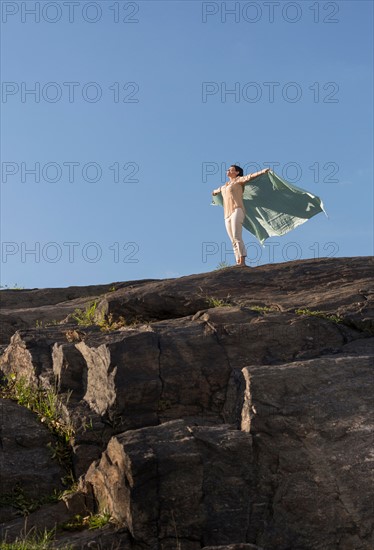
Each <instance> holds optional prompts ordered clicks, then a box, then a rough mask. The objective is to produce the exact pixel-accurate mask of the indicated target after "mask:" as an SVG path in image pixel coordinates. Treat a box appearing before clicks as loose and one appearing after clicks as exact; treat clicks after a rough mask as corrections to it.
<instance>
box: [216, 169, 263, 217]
mask: <svg viewBox="0 0 374 550" xmlns="http://www.w3.org/2000/svg"><path fill="white" fill-rule="evenodd" d="M253 177H254V174H248V175H247V176H238V177H237V178H235V179H234V180H233V181H232V182H230V181H227V182H226V183H225V185H222V187H218V189H214V191H213V193H215V194H218V193H219V192H221V193H222V199H223V215H224V217H225V219H226V218H228V217H229V216H231V214H232V213H233V212H234V210H235V209H236V208H242V209H243V212H245V210H244V204H243V192H244V185H245V184H246V183H247V182H248V181H249V180H251V179H253Z"/></svg>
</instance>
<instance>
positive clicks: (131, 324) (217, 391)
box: [0, 257, 374, 550]
mask: <svg viewBox="0 0 374 550" xmlns="http://www.w3.org/2000/svg"><path fill="white" fill-rule="evenodd" d="M373 273H374V261H373V258H369V257H358V258H331V259H316V260H302V261H295V262H288V263H283V264H273V265H265V266H260V267H257V268H237V267H232V268H225V269H221V270H217V271H214V272H211V273H203V274H197V275H190V276H186V277H180V278H177V279H166V280H143V281H131V282H120V283H111V284H110V285H98V286H91V287H70V288H59V289H34V290H5V291H2V292H1V293H0V298H1V301H2V313H1V317H2V318H1V321H2V331H1V334H0V337H1V342H0V343H1V347H2V355H1V357H0V369H1V373H2V389H1V395H2V399H1V401H0V403H1V408H2V412H1V419H2V424H1V434H0V438H1V439H0V442H1V446H0V487H1V497H0V522H2V524H1V540H3V541H5V540H7V541H11V540H14V539H15V538H17V537H19V536H20V534H21V533H22V531H24V530H25V516H26V517H27V529H32V528H33V527H35V528H38V529H44V528H46V529H52V528H55V529H56V532H55V542H54V543H53V548H63V547H66V544H67V543H69V544H70V548H73V549H81V548H82V549H83V548H103V549H105V548H108V549H116V548H118V549H122V548H123V549H128V550H137V549H139V550H143V549H144V550H146V549H152V550H153V549H157V548H160V549H163V550H169V549H170V550H171V549H173V550H174V549H181V550H199V549H201V548H216V547H222V548H223V547H227V546H230V547H231V548H232V549H236V550H239V549H243V550H245V549H248V550H249V549H251V548H252V549H254V548H263V549H265V550H273V549H274V550H288V549H292V550H314V549H315V550H334V549H336V550H369V549H371V548H373V546H374V541H373V538H372V537H373V523H374V520H373V518H374V514H373V511H374V510H373V501H374V499H373V496H374V495H373V482H372V477H371V472H372V466H373V461H374V454H373V448H372V442H373V432H372V430H373V416H374V415H373V398H372V396H373V357H374V346H373V344H374V284H373ZM35 396H38V399H39V401H40V402H41V401H42V400H43V399H44V400H46V401H48V404H49V405H48V408H47V407H45V410H44V409H42V410H41V411H40V410H39V412H35V409H33V410H34V412H32V410H28V408H26V407H25V405H29V404H30V402H31V401H32V399H33V398H34V397H35ZM29 408H30V407H29ZM52 409H53V411H52V412H53V414H52V412H51V410H52ZM43 410H44V412H43ZM52 495H54V498H51V496H52ZM95 517H96V518H103V517H106V518H107V519H108V521H107V523H106V525H100V526H99V528H97V529H88V528H87V527H88V525H90V526H91V527H92V526H93V525H92V524H89V518H95ZM79 518H80V519H79ZM82 518H84V520H82ZM74 522H75V524H76V525H75V527H76V530H74ZM77 524H79V525H77ZM67 529H70V530H69V531H68V530H67ZM64 545H65V546H64ZM0 547H1V546H0Z"/></svg>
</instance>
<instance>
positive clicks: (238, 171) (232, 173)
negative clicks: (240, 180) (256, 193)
mask: <svg viewBox="0 0 374 550" xmlns="http://www.w3.org/2000/svg"><path fill="white" fill-rule="evenodd" d="M227 175H228V176H229V177H231V178H237V177H241V176H242V175H243V168H240V166H238V165H237V164H232V165H231V166H230V168H229V169H228V170H227Z"/></svg>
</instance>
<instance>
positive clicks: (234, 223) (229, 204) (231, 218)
mask: <svg viewBox="0 0 374 550" xmlns="http://www.w3.org/2000/svg"><path fill="white" fill-rule="evenodd" d="M269 170H270V168H265V169H264V170H261V171H260V172H255V173H254V174H248V175H247V176H243V168H240V166H237V165H236V164H232V165H231V166H230V168H229V169H228V170H227V172H226V173H227V176H228V178H229V181H227V182H226V183H225V185H222V187H219V188H218V189H214V191H213V193H212V195H218V194H219V193H222V199H223V212H224V217H225V225H226V230H227V233H228V235H229V237H230V240H231V242H232V246H233V249H234V254H235V258H236V264H237V265H238V266H241V267H242V266H245V265H246V264H245V257H246V255H247V251H246V249H245V246H244V242H243V239H242V229H243V227H242V224H243V221H244V218H245V213H244V204H243V192H244V185H245V184H246V183H248V182H249V181H250V180H252V179H253V178H255V177H257V176H260V175H261V174H265V172H268V171H269Z"/></svg>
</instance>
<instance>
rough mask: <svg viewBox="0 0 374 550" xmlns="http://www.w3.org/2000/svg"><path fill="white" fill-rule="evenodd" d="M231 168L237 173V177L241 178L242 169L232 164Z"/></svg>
mask: <svg viewBox="0 0 374 550" xmlns="http://www.w3.org/2000/svg"><path fill="white" fill-rule="evenodd" d="M231 166H232V167H233V168H235V170H236V172H239V175H238V177H241V176H242V175H243V168H240V166H237V165H236V164H232V165H231Z"/></svg>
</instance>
